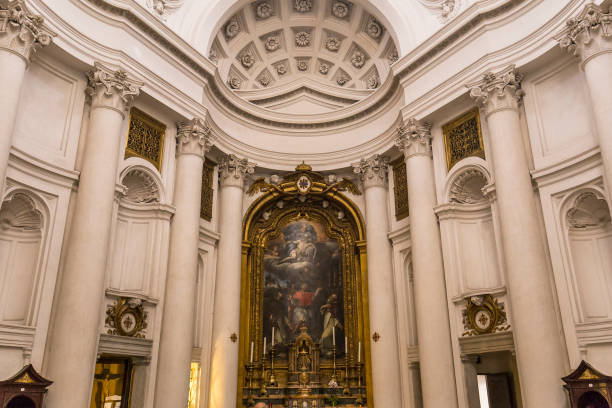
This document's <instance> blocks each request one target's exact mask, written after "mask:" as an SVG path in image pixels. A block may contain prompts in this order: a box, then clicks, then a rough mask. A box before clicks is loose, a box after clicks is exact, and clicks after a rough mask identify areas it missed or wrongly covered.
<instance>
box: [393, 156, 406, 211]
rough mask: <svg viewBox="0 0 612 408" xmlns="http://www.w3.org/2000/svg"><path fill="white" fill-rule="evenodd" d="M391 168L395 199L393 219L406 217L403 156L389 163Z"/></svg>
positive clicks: (404, 163) (404, 164)
mask: <svg viewBox="0 0 612 408" xmlns="http://www.w3.org/2000/svg"><path fill="white" fill-rule="evenodd" d="M391 166H392V167H393V196H394V197H395V200H394V201H395V219H396V220H398V221H399V220H403V219H404V218H406V217H408V215H409V211H408V178H407V176H406V162H405V161H404V156H401V157H400V158H399V159H397V160H395V161H393V162H392V163H391Z"/></svg>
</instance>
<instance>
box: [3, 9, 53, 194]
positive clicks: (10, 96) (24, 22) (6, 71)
mask: <svg viewBox="0 0 612 408" xmlns="http://www.w3.org/2000/svg"><path fill="white" fill-rule="evenodd" d="M53 35H54V34H53V33H51V32H50V31H49V30H48V29H47V28H46V27H45V26H44V23H43V19H42V18H41V17H40V16H35V15H33V14H32V13H30V12H28V11H27V7H26V5H25V2H24V1H23V0H13V1H11V2H8V3H2V4H0V197H1V196H2V192H3V191H4V184H5V178H6V169H7V167H8V160H9V153H10V150H11V144H12V139H13V131H14V128H15V118H16V116H17V107H18V105H19V96H20V93H21V85H22V84H23V77H24V75H25V71H26V69H27V66H28V64H29V62H30V56H31V55H32V53H33V52H35V51H36V49H37V48H39V47H41V46H44V45H48V44H50V43H51V38H52V36H53Z"/></svg>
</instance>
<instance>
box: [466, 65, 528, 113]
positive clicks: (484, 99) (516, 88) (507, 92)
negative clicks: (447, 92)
mask: <svg viewBox="0 0 612 408" xmlns="http://www.w3.org/2000/svg"><path fill="white" fill-rule="evenodd" d="M522 79H523V76H522V75H521V74H520V73H518V71H517V70H516V67H515V66H514V65H510V66H509V67H507V68H506V69H504V70H502V71H499V72H487V73H485V74H484V75H483V76H482V79H481V80H480V81H477V82H473V83H471V84H467V85H466V86H467V87H468V88H469V89H470V96H471V97H472V98H474V99H475V100H476V102H477V103H478V104H480V105H481V106H482V107H483V108H484V109H485V111H486V112H487V114H488V115H490V114H491V113H494V112H496V111H499V110H506V109H514V110H517V109H518V104H519V102H521V100H522V98H523V96H524V95H525V92H524V91H523V89H522V88H521V81H522Z"/></svg>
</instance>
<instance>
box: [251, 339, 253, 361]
mask: <svg viewBox="0 0 612 408" xmlns="http://www.w3.org/2000/svg"><path fill="white" fill-rule="evenodd" d="M253 346H254V343H253V342H251V364H253Z"/></svg>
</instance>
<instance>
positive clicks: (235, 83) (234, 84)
mask: <svg viewBox="0 0 612 408" xmlns="http://www.w3.org/2000/svg"><path fill="white" fill-rule="evenodd" d="M227 84H228V85H229V86H230V88H232V89H240V87H241V86H242V81H241V80H240V78H238V77H231V78H230V79H229V80H228V81H227Z"/></svg>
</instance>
